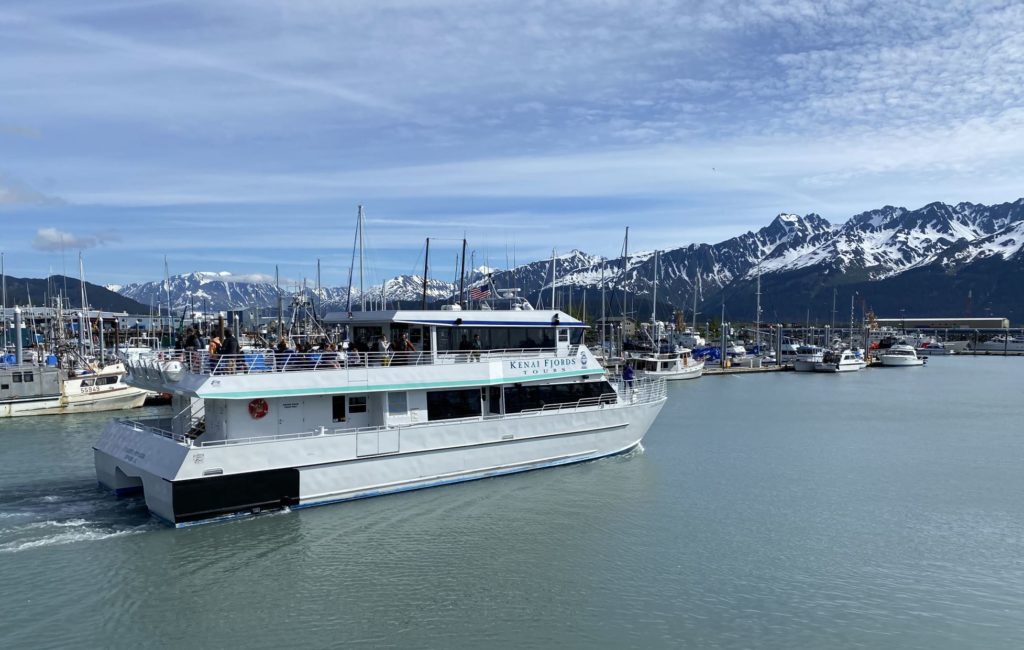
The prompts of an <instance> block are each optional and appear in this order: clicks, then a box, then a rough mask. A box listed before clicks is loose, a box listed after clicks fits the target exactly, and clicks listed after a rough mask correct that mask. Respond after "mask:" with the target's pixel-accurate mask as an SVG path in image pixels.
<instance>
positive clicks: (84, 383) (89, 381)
mask: <svg viewBox="0 0 1024 650" xmlns="http://www.w3.org/2000/svg"><path fill="white" fill-rule="evenodd" d="M94 383H96V380H95V379H93V378H92V377H90V378H88V379H83V380H82V386H83V387H84V386H92V385H93V384H94Z"/></svg>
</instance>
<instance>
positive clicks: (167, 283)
mask: <svg viewBox="0 0 1024 650" xmlns="http://www.w3.org/2000/svg"><path fill="white" fill-rule="evenodd" d="M83 286H85V285H83ZM164 294H165V295H166V297H167V344H168V345H172V344H173V343H172V341H171V328H172V327H173V326H174V316H173V314H172V313H171V274H170V271H169V270H168V267H167V256H166V255H164Z"/></svg>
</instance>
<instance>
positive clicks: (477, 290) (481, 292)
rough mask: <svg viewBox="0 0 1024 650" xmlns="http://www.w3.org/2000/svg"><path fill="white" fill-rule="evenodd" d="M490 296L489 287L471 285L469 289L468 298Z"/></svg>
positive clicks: (481, 298)
mask: <svg viewBox="0 0 1024 650" xmlns="http://www.w3.org/2000/svg"><path fill="white" fill-rule="evenodd" d="M490 297H491V289H490V287H473V288H471V289H470V290H469V299H470V300H484V299H485V298H490Z"/></svg>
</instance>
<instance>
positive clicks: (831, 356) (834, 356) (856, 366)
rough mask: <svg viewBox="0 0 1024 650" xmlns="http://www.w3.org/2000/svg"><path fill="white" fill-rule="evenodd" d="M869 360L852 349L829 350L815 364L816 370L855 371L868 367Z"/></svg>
mask: <svg viewBox="0 0 1024 650" xmlns="http://www.w3.org/2000/svg"><path fill="white" fill-rule="evenodd" d="M867 365H868V364H867V362H866V361H864V359H862V358H859V357H858V356H857V353H856V352H854V351H853V350H850V349H845V350H842V351H838V350H829V351H827V352H825V355H824V357H823V358H822V360H821V361H819V362H818V363H816V364H814V371H815V372H854V371H857V370H863V369H864V368H866V367H867Z"/></svg>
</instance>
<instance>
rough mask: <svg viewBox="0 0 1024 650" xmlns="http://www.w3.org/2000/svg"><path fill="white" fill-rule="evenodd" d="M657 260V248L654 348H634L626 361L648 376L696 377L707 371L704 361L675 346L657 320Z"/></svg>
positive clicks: (649, 334)
mask: <svg viewBox="0 0 1024 650" xmlns="http://www.w3.org/2000/svg"><path fill="white" fill-rule="evenodd" d="M658 259H659V252H658V251H654V282H653V291H652V306H651V327H650V331H649V333H648V336H649V337H650V344H651V349H650V350H649V351H647V350H634V351H631V352H629V353H628V356H627V360H628V361H629V363H631V364H632V365H633V367H634V369H635V370H636V371H637V372H639V373H642V374H643V375H645V376H648V377H662V378H664V379H667V380H670V381H672V380H680V379H696V378H697V377H700V376H701V375H702V374H703V373H704V360H703V359H702V360H700V361H698V360H696V359H694V358H693V350H691V349H690V348H685V347H682V346H680V345H675V344H673V343H671V342H670V341H669V340H668V339H667V338H664V337H662V336H661V335H660V329H661V327H660V325H661V324H660V323H658V319H657V308H658Z"/></svg>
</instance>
